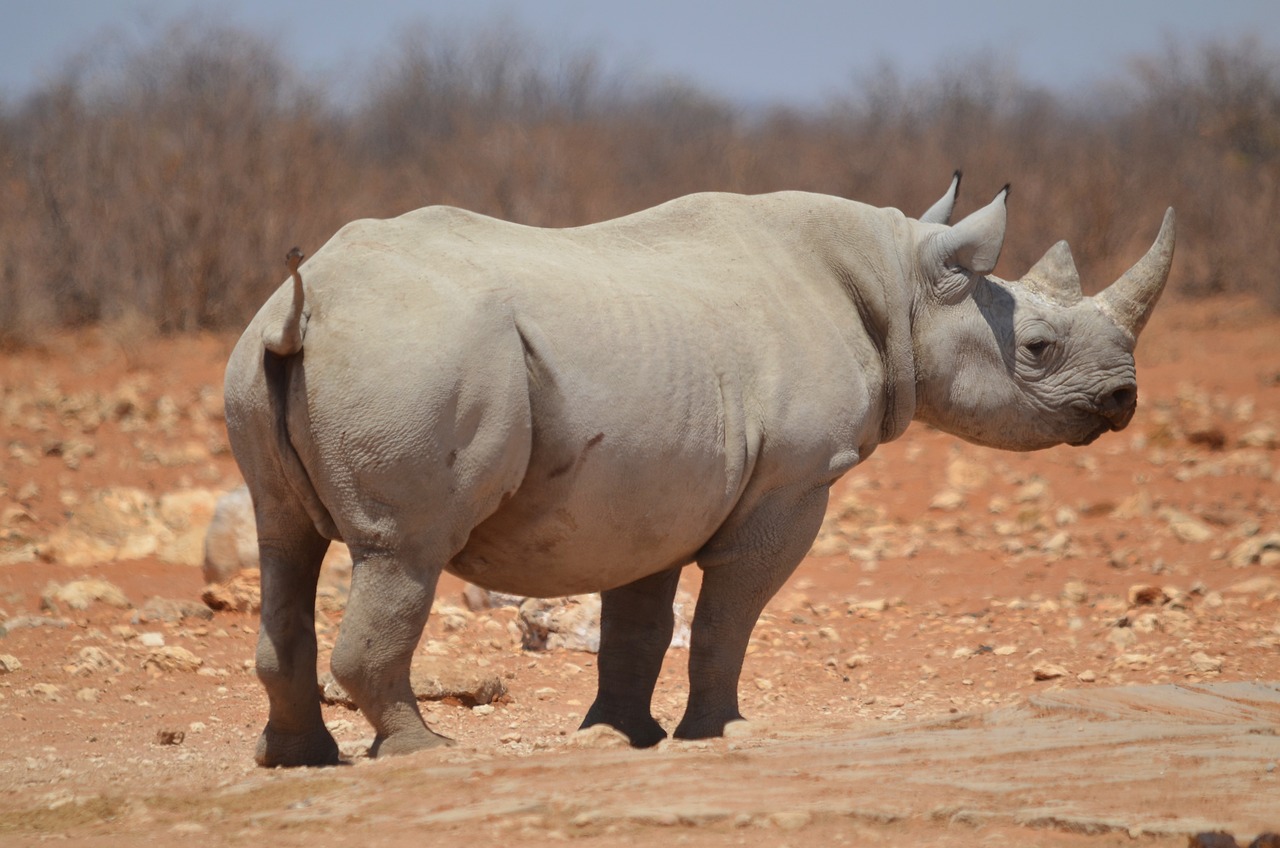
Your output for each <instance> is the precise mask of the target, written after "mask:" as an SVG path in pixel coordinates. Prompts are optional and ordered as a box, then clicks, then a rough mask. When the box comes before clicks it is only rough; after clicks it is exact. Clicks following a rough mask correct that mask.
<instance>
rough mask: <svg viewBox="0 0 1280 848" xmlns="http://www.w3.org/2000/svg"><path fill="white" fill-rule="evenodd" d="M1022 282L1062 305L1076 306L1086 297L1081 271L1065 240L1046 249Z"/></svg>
mask: <svg viewBox="0 0 1280 848" xmlns="http://www.w3.org/2000/svg"><path fill="white" fill-rule="evenodd" d="M1022 283H1023V284H1024V285H1027V286H1029V287H1031V288H1032V289H1034V290H1035V291H1037V292H1039V293H1040V294H1042V295H1044V297H1045V298H1047V299H1048V300H1049V301H1050V302H1052V303H1056V304H1058V305H1060V306H1075V305H1076V304H1077V303H1079V302H1080V300H1081V299H1082V298H1083V297H1084V295H1083V293H1082V292H1081V291H1080V272H1079V271H1077V270H1076V261H1075V259H1073V258H1072V256H1071V248H1070V247H1068V246H1067V243H1066V242H1065V241H1060V242H1058V243H1057V244H1055V245H1054V246H1053V247H1051V248H1049V249H1048V250H1047V251H1045V254H1044V256H1041V257H1040V260H1039V261H1038V262H1036V264H1034V265H1032V266H1031V270H1030V271H1028V272H1027V273H1026V275H1025V276H1023V278H1022Z"/></svg>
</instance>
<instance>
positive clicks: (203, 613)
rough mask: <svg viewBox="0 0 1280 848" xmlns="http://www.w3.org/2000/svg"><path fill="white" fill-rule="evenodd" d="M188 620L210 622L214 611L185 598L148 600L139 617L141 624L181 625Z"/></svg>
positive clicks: (139, 611)
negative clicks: (161, 622) (184, 620)
mask: <svg viewBox="0 0 1280 848" xmlns="http://www.w3.org/2000/svg"><path fill="white" fill-rule="evenodd" d="M187 618H192V619H197V620H200V621H209V620H210V619H212V618H213V610H211V609H210V608H209V606H208V605H207V604H202V603H200V602H199V601H192V600H187V599H185V598H184V599H180V600H175V599H171V598H148V599H147V601H146V603H144V604H143V605H142V609H140V610H138V615H137V619H138V621H139V622H148V621H163V622H164V623H165V624H179V623H181V622H182V620H183V619H187Z"/></svg>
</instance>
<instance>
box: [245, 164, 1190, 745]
mask: <svg viewBox="0 0 1280 848" xmlns="http://www.w3.org/2000/svg"><path fill="white" fill-rule="evenodd" d="M957 186H958V176H957V180H956V181H955V182H953V184H952V187H951V189H950V190H949V191H948V193H947V195H946V196H945V197H944V198H943V199H942V200H940V201H939V203H938V204H936V205H935V206H934V207H933V208H932V209H930V210H929V211H928V212H927V213H926V214H925V215H924V216H922V219H921V220H912V219H910V218H908V217H907V216H905V215H903V214H902V213H901V212H898V211H897V210H894V209H878V208H872V207H870V206H866V205H863V204H860V203H855V202H852V201H848V200H842V199H838V198H834V197H828V196H823V195H815V194H805V193H799V192H787V193H780V194H770V195H763V196H755V197H745V196H737V195H729V194H700V195H692V196H689V197H684V198H681V199H678V200H674V201H672V202H670V203H667V204H664V205H662V206H659V207H657V208H654V209H650V210H647V211H644V212H640V213H637V214H635V215H631V216H628V217H625V218H621V219H618V220H614V221H608V222H605V223H602V224H596V225H593V226H588V227H580V228H575V229H564V230H545V229H535V228H530V227H522V226H517V225H514V224H509V223H503V222H500V221H496V220H493V219H490V218H486V217H483V216H480V215H476V214H472V213H469V212H464V211H461V210H458V209H451V208H442V207H433V208H428V209H422V210H419V211H416V212H411V213H409V214H407V215H404V216H401V217H399V218H395V219H392V220H387V221H357V222H355V223H352V224H350V225H348V226H347V227H345V228H343V229H342V231H341V232H339V233H338V234H337V235H336V236H334V238H333V239H332V240H331V241H330V242H329V243H328V244H327V245H325V246H324V248H323V249H322V250H320V251H319V252H318V253H317V254H316V255H315V256H314V257H313V258H312V259H311V260H310V261H309V262H307V264H306V266H305V268H303V269H302V271H305V277H306V283H305V286H304V284H303V281H302V274H301V272H300V271H299V270H298V269H297V259H298V258H299V257H293V258H292V259H291V270H292V271H293V273H292V279H291V280H288V281H286V282H285V284H284V285H283V286H282V287H281V288H280V289H279V290H278V291H277V292H276V293H275V295H273V296H272V297H271V299H270V300H269V301H268V302H267V304H266V305H265V306H264V307H263V308H262V310H261V311H260V312H259V313H258V315H257V317H256V318H255V319H254V320H253V322H252V323H251V324H250V326H249V328H248V330H246V332H245V334H244V336H243V338H241V340H240V342H239V344H238V345H237V346H236V349H235V351H234V353H233V354H232V356H231V361H230V364H229V365H228V368H227V375H226V410H227V427H228V430H229V432H230V436H231V444H232V448H233V450H234V452H235V456H236V459H237V461H238V462H239V464H240V467H241V469H242V471H243V473H244V477H245V480H246V482H247V483H248V485H249V489H250V490H251V492H252V493H253V501H254V510H255V514H256V517H257V524H258V533H259V545H260V549H261V561H262V604H263V608H262V628H261V634H260V638H259V643H258V652H257V669H258V675H259V677H260V678H261V680H262V682H263V684H264V685H265V687H266V689H267V694H268V696H269V699H270V715H269V718H268V722H267V726H266V729H265V730H264V731H263V734H262V737H261V739H260V740H259V743H258V749H257V760H258V762H259V763H261V764H262V765H266V766H278V765H285V766H288V765H315V764H324V763H333V762H336V761H337V760H338V750H337V746H336V745H335V743H334V741H333V738H332V737H331V736H330V735H329V733H328V731H327V730H326V729H325V726H324V723H323V720H322V717H321V712H320V704H319V701H318V699H317V695H316V641H315V630H314V618H313V615H314V604H315V589H316V580H317V576H318V572H319V569H320V562H321V559H322V557H323V555H324V552H325V549H326V548H327V546H328V544H329V541H330V540H337V539H340V540H343V541H345V542H346V543H347V544H348V545H349V546H350V548H351V552H352V556H353V557H354V560H355V569H354V574H353V578H352V586H351V595H350V599H349V602H348V606H347V612H346V616H345V618H344V619H343V622H342V628H341V632H340V634H339V636H338V640H337V644H336V646H335V649H334V651H333V657H332V670H333V673H334V676H335V677H336V678H337V679H338V681H339V682H341V683H342V685H343V686H344V687H346V689H347V691H348V692H350V693H351V695H352V697H353V698H354V700H355V702H356V703H357V704H358V705H359V706H360V709H361V711H362V712H363V713H364V715H365V716H366V717H367V718H368V720H369V721H370V722H371V723H372V725H373V727H374V729H375V731H376V734H377V735H376V742H375V744H374V750H373V753H374V754H375V755H376V754H383V753H400V752H406V751H414V750H418V749H421V748H426V747H429V746H433V745H438V744H441V743H443V742H445V741H446V740H445V739H444V738H443V737H441V736H438V735H436V734H435V733H433V732H432V731H431V730H429V729H428V728H427V727H426V725H425V724H424V723H423V721H422V718H421V715H420V714H419V712H418V708H417V704H416V701H415V699H414V696H413V693H412V691H411V689H410V686H409V675H408V671H409V662H410V657H411V655H412V653H413V651H414V648H415V646H416V644H417V642H418V639H419V637H420V635H421V632H422V628H423V625H424V623H425V622H426V618H427V613H428V611H429V610H430V608H431V602H432V598H433V594H434V591H435V586H436V581H437V578H438V577H439V575H440V572H441V570H442V569H443V570H448V571H450V572H451V573H453V574H456V575H458V576H460V577H463V578H465V579H467V580H469V581H472V582H474V583H477V584H479V585H481V586H484V587H488V588H491V589H497V590H501V591H504V592H510V593H515V594H520V595H536V596H554V595H566V594H574V593H581V592H589V591H601V592H603V622H602V633H601V647H600V656H599V691H598V695H597V698H596V701H595V703H594V704H593V705H592V707H591V709H590V711H589V712H588V714H587V716H586V719H585V720H584V722H583V726H584V727H585V726H590V725H595V724H601V723H603V724H608V725H612V726H613V727H616V728H618V729H619V730H621V731H622V732H623V733H625V734H627V736H628V737H629V738H630V739H631V741H632V743H633V744H635V745H638V746H645V745H652V744H654V743H656V742H657V741H659V740H660V739H662V738H663V737H664V736H665V735H666V733H665V731H664V730H663V728H662V727H660V726H659V725H658V723H657V722H656V721H655V720H654V719H653V717H652V716H651V714H650V699H651V695H652V692H653V687H654V683H655V681H656V678H657V676H658V671H659V668H660V666H661V663H662V659H663V654H664V652H665V650H666V647H667V645H668V643H669V641H670V637H671V628H672V614H671V601H672V597H673V594H674V593H675V590H676V582H677V578H678V576H679V573H680V570H681V568H683V567H684V566H685V565H687V564H689V563H693V562H696V563H697V564H698V566H699V567H700V568H701V569H702V570H703V578H702V590H701V595H700V597H699V599H698V604H697V610H696V614H695V617H694V621H693V632H692V639H691V648H690V655H689V700H688V707H687V710H686V712H685V715H684V718H683V720H682V721H681V722H680V724H679V726H678V727H676V729H675V734H676V736H678V737H683V738H700V737H709V736H716V735H719V734H720V733H721V732H722V731H723V729H724V726H725V724H726V722H729V721H731V720H734V719H737V718H739V712H738V698H737V684H738V676H739V672H740V670H741V667H742V660H743V654H744V652H745V649H746V647H747V640H748V637H749V636H750V633H751V630H752V627H753V626H754V624H755V622H756V619H757V617H758V615H759V614H760V611H761V609H762V608H763V607H764V605H765V603H766V602H767V601H768V600H769V598H770V597H772V596H773V594H774V593H775V592H776V591H777V590H778V589H779V588H780V587H781V586H782V584H783V582H784V581H785V580H786V579H787V578H788V576H789V575H790V574H791V573H792V571H793V569H795V567H796V565H797V564H798V563H799V562H800V560H801V558H802V557H803V556H804V555H805V553H806V552H807V550H808V549H809V546H810V544H811V543H812V541H813V539H814V536H815V535H816V534H817V531H818V528H819V525H820V524H821V522H822V518H823V513H824V510H825V508H826V505H827V495H828V489H829V487H830V486H831V484H832V483H833V482H835V480H837V479H838V478H839V477H840V476H841V475H842V474H844V473H845V472H847V471H848V470H849V469H850V468H852V467H853V466H855V465H856V464H858V462H860V461H861V460H863V459H865V458H866V457H867V456H869V455H870V454H871V452H872V451H873V450H875V448H876V446H877V445H879V444H880V443H881V442H885V441H888V440H890V439H893V438H896V437H897V436H899V435H901V434H902V432H903V430H904V429H905V428H906V427H907V424H908V423H909V422H910V421H911V420H912V419H913V418H914V419H918V420H922V421H926V422H929V423H930V424H933V425H935V426H937V427H939V428H941V429H943V430H947V431H949V432H952V433H955V434H957V435H959V436H961V437H963V438H965V439H968V440H971V441H974V442H978V443H980V444H984V445H992V446H995V447H1000V448H1008V449H1013V450H1030V449H1035V448H1042V447H1047V446H1049V445H1055V444H1059V443H1062V442H1067V443H1071V444H1086V443H1088V442H1090V441H1092V440H1093V439H1094V438H1096V437H1097V436H1098V435H1099V434H1101V433H1103V432H1105V431H1107V430H1114V429H1119V428H1121V427H1123V426H1124V425H1125V424H1126V423H1128V421H1129V418H1130V416H1131V415H1132V413H1133V409H1134V403H1135V400H1136V385H1135V381H1134V380H1135V378H1134V364H1133V356H1132V351H1133V346H1134V340H1135V338H1136V336H1137V333H1138V332H1139V331H1140V330H1141V328H1142V325H1143V323H1144V322H1145V321H1146V318H1147V315H1148V314H1149V313H1150V309H1151V307H1152V306H1153V305H1154V303H1155V300H1156V298H1157V297H1158V296H1159V294H1160V290H1161V288H1162V287H1163V285H1164V281H1165V277H1166V275H1167V273H1168V266H1169V261H1170V258H1171V255H1172V248H1173V233H1172V217H1171V213H1170V215H1168V216H1166V220H1165V225H1164V227H1163V228H1162V229H1161V232H1160V236H1159V237H1158V239H1157V241H1156V244H1155V246H1154V247H1153V248H1152V249H1151V251H1150V252H1149V253H1148V254H1147V256H1146V258H1144V259H1143V260H1142V261H1141V262H1139V263H1138V265H1137V266H1135V267H1134V269H1133V270H1131V271H1130V272H1129V273H1128V274H1127V275H1126V276H1125V277H1124V278H1122V279H1121V281H1119V282H1117V283H1115V284H1113V285H1112V286H1111V287H1109V288H1108V289H1107V291H1106V292H1105V293H1104V294H1103V295H1101V296H1099V297H1097V298H1093V299H1090V298H1081V297H1080V290H1079V283H1078V279H1077V278H1076V276H1075V268H1074V266H1073V265H1072V264H1071V261H1070V253H1069V251H1067V249H1066V246H1065V244H1060V245H1058V246H1056V247H1055V248H1053V249H1052V250H1050V251H1049V253H1048V254H1046V257H1045V259H1043V260H1041V262H1040V263H1037V265H1036V267H1035V268H1034V269H1033V270H1032V272H1030V273H1029V274H1028V276H1027V277H1026V278H1025V279H1024V280H1023V281H1019V282H1016V283H1008V282H1004V281H1002V280H999V279H996V278H994V277H991V276H988V275H989V273H990V271H991V270H992V268H993V267H994V266H995V262H996V258H997V256H998V254H999V251H1000V246H1001V243H1002V241H1003V238H1004V226H1005V192H1001V194H1000V195H999V196H997V198H996V200H995V201H993V202H992V204H990V205H989V206H987V207H985V208H983V209H982V210H979V211H978V212H975V213H974V214H973V215H971V216H969V217H968V218H966V219H965V220H963V221H961V222H960V223H959V224H957V225H955V226H948V225H947V224H946V221H947V220H949V218H950V212H951V207H952V203H953V202H954V199H955V191H956V188H957Z"/></svg>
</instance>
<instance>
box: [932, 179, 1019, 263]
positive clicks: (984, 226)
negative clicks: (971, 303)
mask: <svg viewBox="0 0 1280 848" xmlns="http://www.w3.org/2000/svg"><path fill="white" fill-rule="evenodd" d="M1008 197H1009V186H1007V185H1006V186H1005V187H1004V188H1002V189H1000V193H999V194H997V195H996V197H995V200H992V201H991V202H990V203H988V204H987V205H986V206H984V207H982V208H981V209H979V210H978V211H977V212H974V213H973V214H972V215H969V216H968V217H967V218H965V219H964V220H963V221H961V222H960V223H958V224H956V225H955V226H954V227H952V228H951V231H950V232H949V233H947V235H946V236H945V241H944V257H945V258H944V260H943V261H944V263H945V264H946V265H948V266H950V267H953V268H962V269H964V270H965V271H968V272H969V273H971V274H990V273H991V272H992V271H993V270H994V269H995V267H996V261H997V260H998V259H999V258H1000V248H1001V247H1003V246H1004V228H1005V222H1006V220H1007V217H1006V214H1005V203H1006V201H1007V200H1008Z"/></svg>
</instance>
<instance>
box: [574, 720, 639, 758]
mask: <svg viewBox="0 0 1280 848" xmlns="http://www.w3.org/2000/svg"><path fill="white" fill-rule="evenodd" d="M568 744H569V747H571V748H584V749H587V750H597V751H598V750H609V749H612V748H630V747H631V740H629V739H628V738H627V737H626V735H625V734H623V733H622V731H620V730H616V729H614V728H612V727H610V726H609V725H607V724H593V725H592V726H591V727H586V728H583V729H582V730H579V731H576V732H575V733H574V734H573V735H572V736H570V737H569V742H568Z"/></svg>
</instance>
